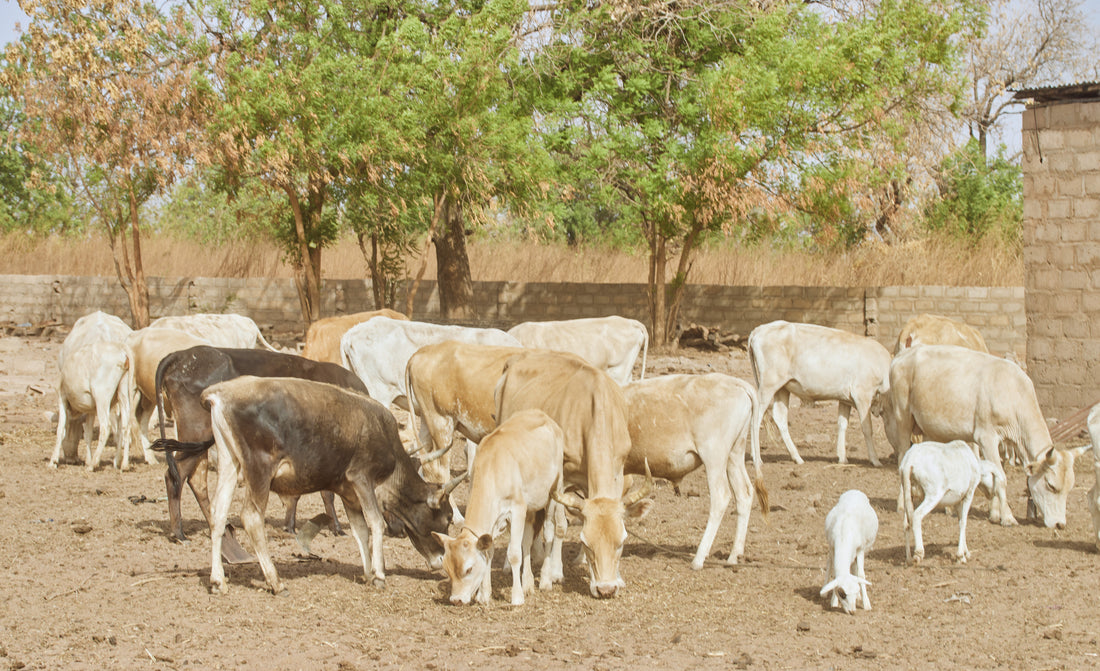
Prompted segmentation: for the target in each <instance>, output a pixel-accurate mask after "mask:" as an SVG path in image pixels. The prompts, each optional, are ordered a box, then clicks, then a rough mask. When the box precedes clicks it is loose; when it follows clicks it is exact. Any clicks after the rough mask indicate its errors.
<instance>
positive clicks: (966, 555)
mask: <svg viewBox="0 0 1100 671" xmlns="http://www.w3.org/2000/svg"><path fill="white" fill-rule="evenodd" d="M967 559H970V553H969V552H966V553H963V554H961V555H955V561H956V562H958V563H959V564H965V563H966V560H967Z"/></svg>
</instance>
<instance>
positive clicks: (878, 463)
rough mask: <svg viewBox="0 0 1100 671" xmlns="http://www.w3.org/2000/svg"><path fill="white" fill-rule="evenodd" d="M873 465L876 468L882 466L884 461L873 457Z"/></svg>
mask: <svg viewBox="0 0 1100 671" xmlns="http://www.w3.org/2000/svg"><path fill="white" fill-rule="evenodd" d="M871 465H872V466H874V467H875V468H881V467H882V462H881V461H879V460H878V459H872V460H871Z"/></svg>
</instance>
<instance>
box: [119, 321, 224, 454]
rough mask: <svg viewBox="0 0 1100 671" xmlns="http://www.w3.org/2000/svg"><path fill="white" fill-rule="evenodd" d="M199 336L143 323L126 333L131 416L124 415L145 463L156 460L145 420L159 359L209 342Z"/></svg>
mask: <svg viewBox="0 0 1100 671" xmlns="http://www.w3.org/2000/svg"><path fill="white" fill-rule="evenodd" d="M209 344H210V343H208V342H206V341H205V340H203V339H202V338H198V337H196V336H193V335H191V334H190V333H185V332H184V331H179V330H176V329H173V328H161V327H153V326H150V327H146V328H143V329H138V330H137V331H134V332H133V333H131V334H129V335H128V336H126V347H127V348H128V349H129V351H130V359H131V361H132V362H133V384H134V388H133V389H131V390H130V394H131V401H130V406H131V410H132V411H133V412H132V416H131V417H130V418H128V424H129V427H128V428H129V430H130V436H131V437H130V441H131V444H138V443H140V444H141V448H142V451H143V452H144V453H145V461H146V462H147V463H150V464H153V463H156V456H155V453H154V452H153V451H152V450H151V449H149V447H150V442H149V436H148V427H149V420H150V419H151V418H152V416H153V411H154V410H156V409H157V396H156V377H157V366H159V365H160V361H161V359H163V358H164V357H165V356H167V355H169V354H171V353H172V352H177V351H179V350H181V349H187V348H189V347H195V346H197V345H209Z"/></svg>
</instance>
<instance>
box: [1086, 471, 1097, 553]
mask: <svg viewBox="0 0 1100 671" xmlns="http://www.w3.org/2000/svg"><path fill="white" fill-rule="evenodd" d="M1089 515H1090V516H1091V517H1092V542H1093V543H1095V544H1096V550H1097V552H1100V466H1097V467H1096V482H1095V483H1094V484H1093V485H1092V489H1090V490H1089Z"/></svg>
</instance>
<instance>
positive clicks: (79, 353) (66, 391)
mask: <svg viewBox="0 0 1100 671" xmlns="http://www.w3.org/2000/svg"><path fill="white" fill-rule="evenodd" d="M131 331H132V329H131V328H130V327H129V326H127V325H126V322H124V321H122V320H121V319H119V318H118V317H116V316H114V315H110V314H107V313H106V312H101V311H98V310H97V311H96V312H92V313H89V314H86V315H84V316H83V317H81V318H80V319H77V320H76V323H74V324H73V328H72V330H71V331H69V334H68V335H67V336H65V340H64V342H62V343H61V351H60V353H59V354H58V358H57V361H58V370H59V373H60V378H59V382H58V385H57V392H58V393H57V396H58V406H59V410H58V423H57V445H56V446H55V447H54V454H53V456H52V457H51V458H50V466H51V467H53V468H56V467H57V464H58V461H59V460H60V459H61V452H62V451H64V455H65V460H66V461H68V462H70V463H71V462H75V461H76V459H77V446H78V444H79V440H80V438H79V434H78V433H77V431H79V430H80V428H81V423H82V421H81V420H83V425H84V426H83V428H84V435H85V441H90V440H91V434H92V428H93V425H92V422H93V421H94V419H95V417H98V416H100V412H99V411H100V410H102V416H103V417H109V416H110V414H111V408H112V403H113V402H114V401H113V400H112V399H115V398H116V397H115V391H116V389H117V388H118V384H119V383H120V382H121V383H123V384H125V385H126V387H127V388H128V387H129V384H130V382H129V380H128V379H126V380H122V381H120V380H117V379H115V372H114V367H115V366H117V365H118V354H117V352H114V351H113V348H109V347H107V348H104V347H100V348H97V353H96V354H94V355H93V354H92V353H91V350H86V349H84V348H86V347H87V346H89V345H93V344H97V343H116V344H120V345H121V343H122V342H123V341H124V340H125V339H126V336H127V334H129V333H130V332H131ZM106 350H111V353H110V354H106V356H107V359H108V360H113V361H114V362H115V363H114V364H111V363H110V361H104V362H103V364H104V365H103V366H102V367H101V366H99V365H98V364H99V362H98V359H97V357H98V356H99V352H106ZM89 357H91V358H89ZM123 366H124V367H123V372H124V375H125V377H127V378H128V377H129V375H128V371H129V368H130V362H129V360H127V361H126V362H125V363H124V364H123ZM99 369H101V370H99ZM97 370H99V372H98V373H97ZM119 400H121V399H119ZM98 404H105V405H103V408H102V409H101V408H99V407H98ZM121 407H122V406H121V405H120V404H118V403H115V405H114V408H115V410H116V411H117V410H119V409H120V408H121ZM78 408H79V409H78ZM109 424H110V422H109V421H108V424H104V423H103V421H102V419H101V420H100V446H99V447H98V449H97V450H96V453H97V454H99V455H100V456H102V451H103V446H104V445H105V443H106V441H107V439H108V437H109V435H110V426H109ZM123 443H124V439H123V438H122V436H121V434H119V447H120V448H121V449H122V450H124V451H125V450H128V448H129V443H125V446H124V445H123ZM128 456H129V455H128V454H127V455H126V457H127V458H126V459H125V460H124V461H126V464H127V467H128V466H129V459H128ZM93 457H94V458H95V459H96V461H95V462H92V461H91V460H92V458H93ZM98 459H99V457H95V456H94V455H93V454H92V453H91V445H88V446H87V449H86V454H85V465H86V466H87V468H88V469H89V470H91V469H94V468H95V467H96V466H97V465H98ZM117 464H118V460H117V458H116V465H117Z"/></svg>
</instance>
